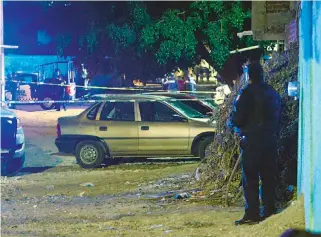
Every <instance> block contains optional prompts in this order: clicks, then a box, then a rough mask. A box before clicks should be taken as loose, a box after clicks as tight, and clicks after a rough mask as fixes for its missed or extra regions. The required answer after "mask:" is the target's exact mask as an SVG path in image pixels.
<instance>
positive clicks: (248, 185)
mask: <svg viewBox="0 0 321 237" xmlns="http://www.w3.org/2000/svg"><path fill="white" fill-rule="evenodd" d="M241 148H242V185H243V191H244V197H245V201H246V205H245V215H246V216H247V217H249V218H256V217H258V216H259V214H260V201H259V178H260V179H261V182H262V204H263V210H264V211H263V216H266V217H267V216H270V215H272V214H274V213H275V200H276V181H277V180H276V175H277V157H278V152H277V140H276V136H275V135H270V134H269V135H265V134H255V135H248V136H246V138H245V139H243V140H242V141H241Z"/></svg>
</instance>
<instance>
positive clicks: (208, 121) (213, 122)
mask: <svg viewBox="0 0 321 237" xmlns="http://www.w3.org/2000/svg"><path fill="white" fill-rule="evenodd" d="M210 119H211V118H191V119H190V120H192V121H195V122H202V123H207V124H213V125H215V124H216V121H215V120H214V121H212V122H210Z"/></svg>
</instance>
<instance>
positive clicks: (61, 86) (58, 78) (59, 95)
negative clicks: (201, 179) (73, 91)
mask: <svg viewBox="0 0 321 237" xmlns="http://www.w3.org/2000/svg"><path fill="white" fill-rule="evenodd" d="M55 83H56V84H57V90H56V100H60V101H65V99H66V86H65V85H66V83H65V81H64V79H63V78H62V75H61V72H60V70H59V69H56V71H55ZM61 106H62V107H63V109H64V110H65V111H66V110H67V109H66V104H65V102H56V103H55V108H56V110H57V111H60V107H61Z"/></svg>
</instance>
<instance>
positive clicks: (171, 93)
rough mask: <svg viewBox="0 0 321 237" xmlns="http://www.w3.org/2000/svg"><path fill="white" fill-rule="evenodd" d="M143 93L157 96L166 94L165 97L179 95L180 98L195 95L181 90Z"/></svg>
mask: <svg viewBox="0 0 321 237" xmlns="http://www.w3.org/2000/svg"><path fill="white" fill-rule="evenodd" d="M144 95H158V96H167V97H177V98H178V97H181V98H194V97H196V96H195V95H190V94H187V93H181V92H147V93H144Z"/></svg>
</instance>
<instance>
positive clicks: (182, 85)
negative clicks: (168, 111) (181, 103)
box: [177, 77, 185, 91]
mask: <svg viewBox="0 0 321 237" xmlns="http://www.w3.org/2000/svg"><path fill="white" fill-rule="evenodd" d="M177 83H178V90H179V91H185V81H184V77H179V78H178V80H177Z"/></svg>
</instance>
